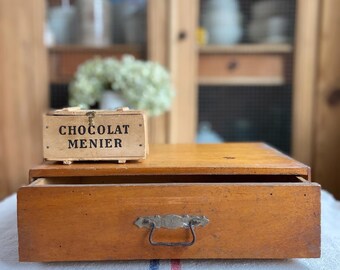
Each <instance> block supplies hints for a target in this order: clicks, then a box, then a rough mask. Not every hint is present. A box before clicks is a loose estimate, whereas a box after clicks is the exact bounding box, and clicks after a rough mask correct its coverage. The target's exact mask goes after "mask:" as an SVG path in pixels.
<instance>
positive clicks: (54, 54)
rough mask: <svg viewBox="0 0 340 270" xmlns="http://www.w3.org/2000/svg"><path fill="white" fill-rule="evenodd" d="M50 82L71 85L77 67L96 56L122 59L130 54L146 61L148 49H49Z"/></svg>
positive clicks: (131, 46)
mask: <svg viewBox="0 0 340 270" xmlns="http://www.w3.org/2000/svg"><path fill="white" fill-rule="evenodd" d="M48 54H49V68H50V71H49V72H50V82H51V83H69V82H70V81H71V80H72V78H73V76H74V74H75V72H76V70H77V67H78V66H79V65H80V64H81V63H83V62H85V61H86V60H88V59H91V58H93V57H95V56H99V57H117V58H121V57H122V56H123V55H124V54H130V55H133V56H134V57H136V58H138V59H145V57H146V49H145V47H144V46H140V45H125V44H117V45H111V46H107V47H91V46H81V45H58V46H53V47H50V48H49V49H48Z"/></svg>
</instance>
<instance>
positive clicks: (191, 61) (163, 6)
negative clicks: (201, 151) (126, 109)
mask: <svg viewBox="0 0 340 270" xmlns="http://www.w3.org/2000/svg"><path fill="white" fill-rule="evenodd" d="M147 4H148V12H147V13H148V59H149V60H152V61H156V62H158V63H160V64H162V65H164V66H165V67H166V68H167V69H168V70H169V72H170V75H171V79H172V82H173V87H174V89H175V91H176V94H175V97H174V100H173V104H172V107H171V110H170V111H169V112H168V113H167V114H165V115H163V116H159V117H155V118H151V119H150V121H149V123H150V127H149V131H150V141H151V142H152V143H192V142H194V141H195V137H196V126H197V106H198V105H197V104H198V101H197V59H198V50H197V43H196V38H195V33H196V28H197V22H198V6H199V3H198V0H186V1H183V0H182V1H181V0H148V3H147Z"/></svg>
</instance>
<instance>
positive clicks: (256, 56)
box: [0, 0, 340, 199]
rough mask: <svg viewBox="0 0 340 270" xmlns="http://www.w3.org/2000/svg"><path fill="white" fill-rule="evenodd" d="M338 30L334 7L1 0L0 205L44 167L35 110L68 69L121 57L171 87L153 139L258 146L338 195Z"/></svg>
mask: <svg viewBox="0 0 340 270" xmlns="http://www.w3.org/2000/svg"><path fill="white" fill-rule="evenodd" d="M339 25H340V1H333V0H201V1H200V0H185V1H183V0H182V1H181V0H48V1H46V0H25V1H20V0H1V1H0V76H1V79H0V113H1V115H0V116H1V118H0V119H1V127H0V198H3V197H5V196H7V195H8V194H10V193H13V192H15V191H16V190H17V188H18V187H19V186H21V185H23V184H25V183H27V180H28V169H29V168H30V167H31V166H32V165H34V164H37V163H39V162H41V161H42V122H41V115H42V113H43V112H45V111H46V110H48V109H51V108H63V107H66V106H69V105H70V88H69V86H70V83H71V82H72V81H73V80H74V78H75V75H76V72H77V70H78V67H79V66H81V65H82V64H83V63H84V62H85V61H87V60H89V59H93V58H94V57H98V56H100V57H115V58H117V59H121V58H122V57H123V55H125V54H129V55H132V56H134V57H135V58H136V59H138V60H143V61H146V60H150V61H153V62H156V63H159V64H161V65H162V66H164V67H165V68H166V69H167V70H168V71H169V76H170V79H171V82H172V85H173V88H174V89H175V91H176V94H175V97H174V98H173V100H172V105H171V108H170V109H169V110H168V111H167V112H164V113H162V114H161V115H158V116H153V117H150V119H149V131H150V132H149V133H150V142H151V143H192V142H197V143H219V142H233V141H264V142H267V143H269V144H271V145H272V146H274V147H276V148H278V149H279V150H281V151H283V152H284V153H286V154H289V155H291V156H293V157H294V158H296V159H297V160H299V161H301V162H304V163H306V164H308V165H310V166H311V167H312V178H313V180H314V181H317V182H319V183H321V184H322V186H323V188H325V189H327V190H329V191H330V192H331V193H333V194H334V195H335V196H337V198H338V199H340V47H339V42H340V28H339ZM338 41H339V42H338ZM104 101H106V102H107V101H108V100H107V98H105V100H104ZM71 103H72V102H71ZM102 103H103V100H98V101H96V102H95V103H94V104H91V108H103V106H104V105H103V104H102Z"/></svg>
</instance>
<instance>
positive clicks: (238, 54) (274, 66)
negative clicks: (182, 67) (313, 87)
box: [198, 44, 293, 86]
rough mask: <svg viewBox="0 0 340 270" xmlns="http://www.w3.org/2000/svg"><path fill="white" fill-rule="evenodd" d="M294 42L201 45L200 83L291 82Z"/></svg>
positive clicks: (277, 83)
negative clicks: (290, 71) (290, 68)
mask: <svg viewBox="0 0 340 270" xmlns="http://www.w3.org/2000/svg"><path fill="white" fill-rule="evenodd" d="M292 52H293V47H292V45H290V44H241V45H235V46H214V45H209V46H203V47H200V48H199V65H198V83H199V84H200V85H243V86H244V85H264V86H270V85H273V86H276V85H283V84H286V83H289V82H290V80H291V78H290V77H289V76H288V75H287V74H288V73H289V72H287V71H288V69H289V67H290V65H291V59H292Z"/></svg>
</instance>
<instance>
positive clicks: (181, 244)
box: [149, 221, 196, 247]
mask: <svg viewBox="0 0 340 270" xmlns="http://www.w3.org/2000/svg"><path fill="white" fill-rule="evenodd" d="M155 228H156V226H155V224H154V223H151V231H150V234H149V243H150V244H151V245H153V246H167V247H189V246H192V245H193V244H194V243H195V242H196V233H195V230H194V225H193V222H192V221H190V222H189V228H190V231H191V235H192V240H191V241H190V242H155V241H153V240H152V236H153V233H154V231H155Z"/></svg>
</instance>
